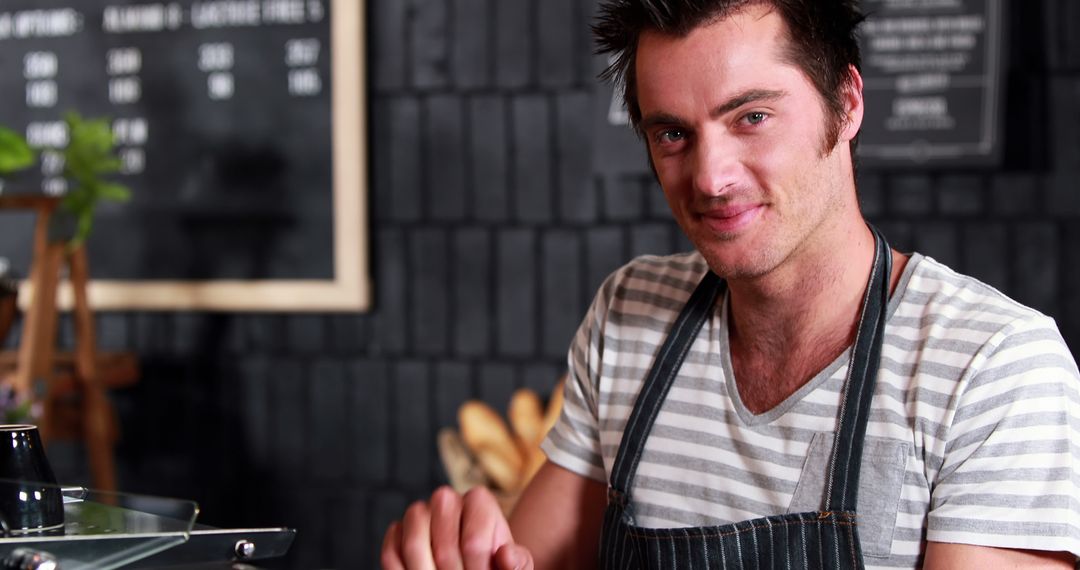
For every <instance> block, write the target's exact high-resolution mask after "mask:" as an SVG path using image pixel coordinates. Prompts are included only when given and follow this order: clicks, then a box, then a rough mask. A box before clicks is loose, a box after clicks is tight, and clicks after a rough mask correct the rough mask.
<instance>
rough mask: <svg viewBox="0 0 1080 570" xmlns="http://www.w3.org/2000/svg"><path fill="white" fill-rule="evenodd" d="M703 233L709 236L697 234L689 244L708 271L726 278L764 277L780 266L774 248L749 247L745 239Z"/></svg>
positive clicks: (752, 245) (750, 245)
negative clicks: (697, 253)
mask: <svg viewBox="0 0 1080 570" xmlns="http://www.w3.org/2000/svg"><path fill="white" fill-rule="evenodd" d="M703 233H705V234H706V235H702V233H698V234H696V235H692V236H690V241H691V242H692V243H693V244H694V247H695V248H696V249H697V250H698V251H699V252H700V253H701V256H702V257H704V258H705V262H706V263H708V264H709V269H712V271H713V273H715V274H717V275H718V276H720V277H722V278H724V279H753V278H755V277H761V276H762V275H765V274H767V273H769V272H770V271H772V270H773V269H774V268H776V266H777V265H779V261H778V260H777V259H776V258H777V255H776V251H774V249H773V248H770V247H764V246H755V245H754V244H750V243H748V242H749V241H750V240H748V239H745V236H744V239H741V240H739V239H726V238H719V237H717V236H715V235H711V234H708V233H707V232H703ZM740 242H741V243H740Z"/></svg>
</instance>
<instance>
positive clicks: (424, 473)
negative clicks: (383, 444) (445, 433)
mask: <svg viewBox="0 0 1080 570" xmlns="http://www.w3.org/2000/svg"><path fill="white" fill-rule="evenodd" d="M429 374H430V370H429V367H428V365H426V364H424V363H422V362H410V361H404V362H399V363H397V364H395V365H394V384H393V387H392V389H393V398H394V400H393V401H394V415H393V426H394V431H393V433H394V440H393V441H394V449H393V451H394V453H393V457H394V471H393V473H394V481H395V482H396V483H397V484H400V485H404V486H405V487H406V488H409V487H412V488H426V487H428V486H430V484H431V480H432V469H433V468H434V467H435V465H434V461H433V457H434V450H435V439H434V437H433V436H434V433H433V431H432V428H431V413H430V411H429V410H430V409H429V403H430V402H431V390H430V388H429V386H430V379H429V377H428V376H429Z"/></svg>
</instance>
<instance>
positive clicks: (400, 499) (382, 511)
mask: <svg viewBox="0 0 1080 570" xmlns="http://www.w3.org/2000/svg"><path fill="white" fill-rule="evenodd" d="M418 498H419V497H415V496H412V495H411V494H407V493H404V492H401V491H398V490H396V489H390V490H385V491H382V492H379V493H376V494H375V497H374V499H373V500H372V504H371V508H369V509H368V510H367V511H366V512H367V513H368V515H369V517H370V521H369V523H368V527H367V528H368V533H367V535H366V536H365V537H364V539H365V541H366V542H367V543H368V544H371V545H373V546H374V545H381V544H382V541H383V536H384V535H385V534H386V529H387V528H389V527H390V523H392V522H394V521H397V520H401V518H402V517H403V516H404V515H405V509H407V508H408V507H409V503H410V501H413V500H416V499H418ZM372 550H373V551H376V550H377V548H372ZM338 567H339V568H381V567H382V566H381V565H380V564H379V558H378V553H377V552H372V554H371V560H369V561H368V563H367V564H345V565H339V566H338Z"/></svg>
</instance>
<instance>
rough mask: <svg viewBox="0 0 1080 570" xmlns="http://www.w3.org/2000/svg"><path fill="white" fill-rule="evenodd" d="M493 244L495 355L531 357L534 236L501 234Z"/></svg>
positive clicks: (518, 231) (520, 232) (533, 346)
mask: <svg viewBox="0 0 1080 570" xmlns="http://www.w3.org/2000/svg"><path fill="white" fill-rule="evenodd" d="M496 241H497V249H498V253H497V263H498V267H497V269H496V275H497V276H498V281H497V286H496V311H497V316H496V323H497V324H496V329H497V336H496V339H495V341H496V342H495V344H496V351H497V353H498V354H505V355H513V356H526V355H530V354H533V353H534V352H535V350H536V329H537V323H536V316H537V315H536V313H537V311H536V302H537V301H536V296H537V283H538V281H539V279H538V277H537V275H536V234H535V233H534V232H533V231H531V230H522V229H514V230H503V231H500V232H499V233H498V235H497V237H496Z"/></svg>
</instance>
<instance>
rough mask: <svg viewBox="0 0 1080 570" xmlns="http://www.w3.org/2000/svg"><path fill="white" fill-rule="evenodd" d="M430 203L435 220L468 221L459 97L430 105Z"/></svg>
mask: <svg viewBox="0 0 1080 570" xmlns="http://www.w3.org/2000/svg"><path fill="white" fill-rule="evenodd" d="M426 111H427V112H426V113H425V115H426V117H427V136H426V140H427V143H428V148H427V152H426V158H427V172H428V183H427V185H426V186H427V187H428V192H429V196H428V202H429V203H430V204H431V218H432V219H435V220H443V221H457V220H462V219H464V218H465V208H466V206H467V205H468V204H467V202H466V199H465V149H466V147H465V131H464V120H465V118H464V103H463V102H462V100H461V98H460V97H458V96H456V95H439V96H435V97H432V98H430V99H428V101H427V104H426Z"/></svg>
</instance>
